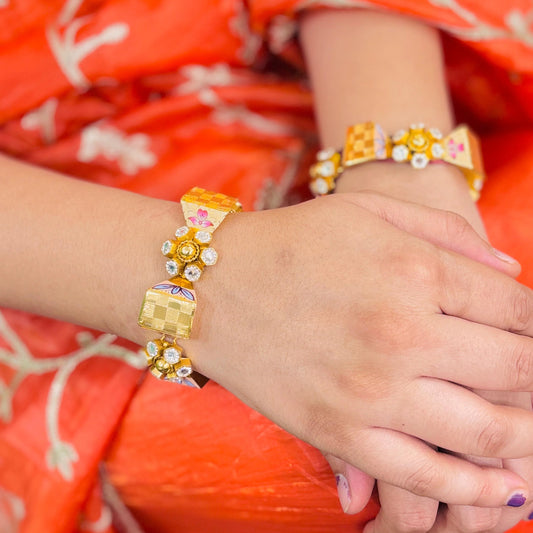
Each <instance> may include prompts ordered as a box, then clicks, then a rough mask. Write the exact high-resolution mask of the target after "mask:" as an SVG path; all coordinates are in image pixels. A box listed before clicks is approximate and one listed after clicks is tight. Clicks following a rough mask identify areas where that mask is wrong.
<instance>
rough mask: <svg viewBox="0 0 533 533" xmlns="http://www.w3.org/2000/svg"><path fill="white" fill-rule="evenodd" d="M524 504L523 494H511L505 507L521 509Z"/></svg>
mask: <svg viewBox="0 0 533 533" xmlns="http://www.w3.org/2000/svg"><path fill="white" fill-rule="evenodd" d="M524 503H526V497H525V496H524V495H523V494H513V496H512V497H511V499H510V500H509V501H508V502H507V505H508V506H509V507H522V505H524Z"/></svg>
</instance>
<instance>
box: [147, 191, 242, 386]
mask: <svg viewBox="0 0 533 533" xmlns="http://www.w3.org/2000/svg"><path fill="white" fill-rule="evenodd" d="M181 205H182V209H183V214H184V216H185V221H186V224H187V225H186V226H182V227H180V228H178V229H177V230H176V239H175V240H169V241H165V242H164V243H163V246H162V247H161V252H162V253H163V255H165V256H166V257H167V258H168V259H169V260H168V261H167V263H166V268H167V272H168V273H169V274H170V275H171V276H172V278H171V279H170V280H166V281H162V282H160V283H158V284H157V285H154V286H153V287H151V288H150V289H148V290H147V291H146V294H145V296H144V299H143V302H142V305H141V310H140V313H139V319H138V324H139V326H141V327H143V328H147V329H151V330H153V331H157V332H159V333H161V334H162V337H161V338H160V339H156V340H151V341H149V342H148V343H147V344H146V347H145V353H146V357H147V361H148V367H149V369H150V372H151V373H152V374H153V375H154V376H155V377H157V378H159V379H162V380H165V381H171V382H173V383H180V384H182V385H188V386H190V387H195V388H201V387H203V386H204V385H205V384H206V383H207V382H208V381H209V379H208V378H206V377H205V376H202V375H201V374H199V373H197V372H195V371H194V370H193V367H192V362H191V360H190V359H189V358H187V357H186V356H185V355H184V353H183V349H182V348H181V347H180V346H179V345H178V344H177V339H178V338H181V339H188V338H189V337H190V336H191V330H192V324H193V318H194V314H195V312H196V293H195V291H194V289H193V285H192V282H194V281H197V280H198V279H199V278H200V275H201V273H202V271H203V269H204V267H206V266H210V265H214V264H215V263H216V261H217V259H218V254H217V252H216V251H215V250H214V248H211V246H209V244H210V243H211V239H212V234H213V232H214V230H215V229H216V228H218V226H220V224H221V223H222V221H223V220H224V218H225V217H226V216H227V215H228V214H230V213H236V212H238V211H241V210H242V205H241V203H240V202H239V201H238V200H237V199H236V198H231V197H229V196H225V195H223V194H219V193H214V192H209V191H206V190H204V189H200V188H198V187H195V188H194V189H192V190H190V191H189V192H188V193H187V194H185V195H184V196H183V197H182V199H181Z"/></svg>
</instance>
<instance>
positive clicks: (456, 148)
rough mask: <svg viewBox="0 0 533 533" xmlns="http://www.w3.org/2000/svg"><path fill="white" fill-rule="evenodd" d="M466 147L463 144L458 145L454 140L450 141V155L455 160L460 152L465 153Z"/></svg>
mask: <svg viewBox="0 0 533 533" xmlns="http://www.w3.org/2000/svg"><path fill="white" fill-rule="evenodd" d="M464 151H465V147H464V144H463V143H456V142H455V141H454V140H453V139H450V140H449V141H448V153H449V154H450V155H451V156H452V157H453V158H454V159H455V158H456V157H457V155H458V154H459V152H464Z"/></svg>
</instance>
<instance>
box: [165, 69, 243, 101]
mask: <svg viewBox="0 0 533 533" xmlns="http://www.w3.org/2000/svg"><path fill="white" fill-rule="evenodd" d="M180 73H181V74H182V75H183V76H185V77H186V78H187V79H188V81H185V82H183V83H182V84H180V85H179V86H178V87H177V88H176V89H175V90H174V91H173V92H174V94H188V93H198V99H199V100H200V102H202V103H203V104H205V105H207V106H215V105H216V104H217V103H219V99H218V96H217V95H216V93H215V92H214V91H213V89H212V87H222V86H227V85H230V84H231V83H232V82H233V81H235V80H234V77H233V76H232V74H231V69H230V68H229V66H228V65H227V64H226V63H216V64H215V65H212V66H210V67H204V66H203V65H187V66H185V67H183V68H181V69H180Z"/></svg>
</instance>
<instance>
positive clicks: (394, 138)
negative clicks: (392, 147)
mask: <svg viewBox="0 0 533 533" xmlns="http://www.w3.org/2000/svg"><path fill="white" fill-rule="evenodd" d="M406 133H407V132H406V131H405V130H398V131H397V132H396V133H395V134H394V135H393V136H392V141H393V142H395V143H397V142H398V141H399V140H400V139H401V138H402V137H403V136H404V135H405V134H406Z"/></svg>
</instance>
